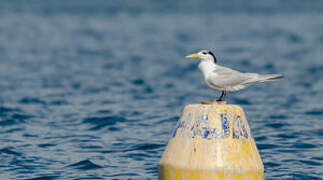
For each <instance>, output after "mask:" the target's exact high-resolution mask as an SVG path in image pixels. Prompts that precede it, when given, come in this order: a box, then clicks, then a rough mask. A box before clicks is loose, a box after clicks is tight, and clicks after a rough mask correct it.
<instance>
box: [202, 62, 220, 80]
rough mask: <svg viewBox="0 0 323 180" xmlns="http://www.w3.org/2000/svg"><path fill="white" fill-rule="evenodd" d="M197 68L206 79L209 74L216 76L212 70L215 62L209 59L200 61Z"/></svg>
mask: <svg viewBox="0 0 323 180" xmlns="http://www.w3.org/2000/svg"><path fill="white" fill-rule="evenodd" d="M199 69H200V70H201V71H202V73H203V76H204V79H205V80H206V79H207V77H208V76H209V75H211V74H212V76H216V75H217V74H216V73H215V72H214V70H215V69H216V67H215V64H214V63H213V62H211V61H201V62H200V64H199Z"/></svg>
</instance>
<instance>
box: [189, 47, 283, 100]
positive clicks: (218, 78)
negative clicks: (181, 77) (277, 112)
mask: <svg viewBox="0 0 323 180" xmlns="http://www.w3.org/2000/svg"><path fill="white" fill-rule="evenodd" d="M186 58H199V59H200V63H199V65H198V67H199V69H200V70H201V71H202V74H203V77H204V81H205V82H206V84H207V85H208V86H209V87H211V88H213V89H216V90H220V91H222V94H221V96H220V97H219V98H218V99H214V100H211V101H202V104H214V103H218V104H222V103H226V101H225V97H226V95H227V91H239V90H242V89H244V88H246V87H248V86H250V85H252V84H255V83H262V82H267V81H274V80H277V79H281V78H283V77H284V76H283V75H282V74H265V75H261V74H257V73H243V72H239V71H237V70H233V69H230V68H228V67H224V66H220V65H218V64H217V59H216V57H215V55H214V54H213V53H212V52H211V51H209V50H202V51H200V52H198V53H195V54H190V55H188V56H186Z"/></svg>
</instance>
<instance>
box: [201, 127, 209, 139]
mask: <svg viewBox="0 0 323 180" xmlns="http://www.w3.org/2000/svg"><path fill="white" fill-rule="evenodd" d="M209 134H210V131H209V130H208V129H205V131H204V135H203V137H204V139H206V138H207V137H208V136H209Z"/></svg>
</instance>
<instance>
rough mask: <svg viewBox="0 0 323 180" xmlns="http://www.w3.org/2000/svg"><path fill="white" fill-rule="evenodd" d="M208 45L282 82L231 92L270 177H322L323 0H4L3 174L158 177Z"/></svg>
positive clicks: (194, 98) (203, 92)
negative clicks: (196, 57) (201, 52)
mask: <svg viewBox="0 0 323 180" xmlns="http://www.w3.org/2000/svg"><path fill="white" fill-rule="evenodd" d="M201 49H210V50H212V51H213V52H215V54H216V56H217V59H218V63H219V64H221V65H225V66H228V67H232V68H235V69H238V70H240V71H244V72H247V71H248V72H257V73H264V74H265V73H283V74H284V75H285V79H284V80H282V81H278V82H272V83H267V84H259V85H255V86H252V87H249V88H248V89H245V90H243V91H240V92H235V93H229V94H228V98H227V100H228V102H229V103H231V104H239V105H241V106H242V107H243V108H244V110H245V112H246V115H247V119H248V122H249V125H250V128H251V132H252V135H253V137H254V139H255V141H256V143H257V147H258V149H259V152H260V155H261V157H262V160H263V162H264V166H265V177H266V179H323V140H322V139H323V79H322V77H323V55H322V52H323V3H322V1H316V0H309V1H300V0H295V1H291V0H288V1H278V0H276V1H256V0H252V1H247V2H246V1H236V0H228V1H216V2H214V1H211V0H209V1H193V0H188V1H148V0H147V1H130V0H128V1H101V0H94V1H85V0H71V1H63V0H57V1H50V0H47V1H43V0H29V1H27V0H25V1H23V0H20V1H9V0H6V1H4V0H3V1H1V2H0V179H1V180H2V179H4V180H5V179H37V180H43V179H44V180H45V179H46V180H56V179H57V180H59V179H157V174H158V172H157V164H158V161H159V159H160V157H161V155H162V153H163V151H164V148H165V146H166V144H167V142H168V139H169V137H170V135H171V132H172V130H173V128H174V126H175V124H176V122H177V121H178V119H179V117H180V115H181V112H182V110H183V108H184V106H185V105H187V104H191V103H199V102H200V101H202V100H209V99H212V98H214V97H215V96H219V95H220V93H219V92H217V91H215V90H212V89H210V88H208V87H207V85H205V83H204V82H203V80H202V76H201V73H200V72H199V70H198V69H197V63H198V62H197V61H194V60H188V59H185V58H184V57H185V56H186V55H187V54H190V53H194V52H196V51H199V50H201Z"/></svg>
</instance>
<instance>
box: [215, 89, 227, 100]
mask: <svg viewBox="0 0 323 180" xmlns="http://www.w3.org/2000/svg"><path fill="white" fill-rule="evenodd" d="M226 95H227V92H226V91H225V90H224V91H222V94H221V96H220V97H219V99H217V101H225V96H226Z"/></svg>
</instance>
